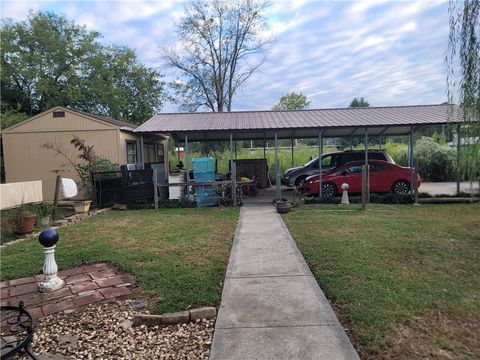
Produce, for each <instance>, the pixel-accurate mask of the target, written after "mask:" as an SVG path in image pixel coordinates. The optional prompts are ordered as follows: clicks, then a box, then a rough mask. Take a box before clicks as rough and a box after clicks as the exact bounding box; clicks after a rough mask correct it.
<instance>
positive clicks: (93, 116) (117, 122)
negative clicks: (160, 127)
mask: <svg viewBox="0 0 480 360" xmlns="http://www.w3.org/2000/svg"><path fill="white" fill-rule="evenodd" d="M59 110H61V111H69V112H72V113H74V114H75V113H76V114H78V115H81V116H83V117H86V118H89V119H94V120H99V121H100V122H103V123H107V124H110V125H113V126H115V127H117V128H119V129H120V130H124V131H131V132H133V130H134V129H135V128H136V127H137V126H138V125H135V124H131V123H129V122H126V121H120V120H116V119H112V118H109V117H106V116H101V115H96V114H91V113H88V112H85V111H81V110H77V109H73V108H70V107H64V106H55V107H54V108H51V109H49V110H46V111H44V112H42V113H40V114H37V115H35V116H32V117H30V118H28V119H26V120H24V121H21V122H19V123H17V124H14V125H12V126H10V127H8V128H6V129H4V130H3V132H9V131H11V130H14V129H16V128H19V127H21V126H22V125H24V124H26V123H29V122H30V121H33V120H35V119H37V118H39V117H41V116H43V115H45V114H47V113H50V112H54V111H59Z"/></svg>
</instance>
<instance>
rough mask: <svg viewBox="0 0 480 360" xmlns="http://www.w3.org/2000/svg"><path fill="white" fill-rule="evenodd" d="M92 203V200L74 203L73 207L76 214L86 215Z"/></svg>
mask: <svg viewBox="0 0 480 360" xmlns="http://www.w3.org/2000/svg"><path fill="white" fill-rule="evenodd" d="M91 203H92V202H91V201H90V200H86V201H78V202H74V203H73V207H74V208H75V212H76V213H77V214H85V213H87V212H88V210H89V209H90V204H91Z"/></svg>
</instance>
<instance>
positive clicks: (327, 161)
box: [322, 155, 332, 167]
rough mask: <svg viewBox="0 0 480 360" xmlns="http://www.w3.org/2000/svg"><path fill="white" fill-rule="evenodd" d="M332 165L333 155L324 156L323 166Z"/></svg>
mask: <svg viewBox="0 0 480 360" xmlns="http://www.w3.org/2000/svg"><path fill="white" fill-rule="evenodd" d="M331 163H332V155H327V156H322V166H325V167H330V164H331Z"/></svg>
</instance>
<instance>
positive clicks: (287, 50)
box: [1, 0, 448, 111]
mask: <svg viewBox="0 0 480 360" xmlns="http://www.w3.org/2000/svg"><path fill="white" fill-rule="evenodd" d="M29 9H37V10H38V9H39V10H50V11H55V12H57V13H61V14H64V15H66V16H67V17H68V18H69V19H71V20H75V22H76V23H77V24H82V25H83V24H84V25H86V26H87V28H89V29H91V30H97V31H99V32H101V33H102V34H103V36H104V38H103V41H104V42H105V43H116V44H121V45H126V46H129V47H131V48H134V49H136V51H137V54H138V56H139V58H140V59H141V61H142V62H143V63H145V64H146V65H148V66H152V67H161V66H162V64H161V63H160V52H159V51H160V50H159V45H160V44H162V43H167V42H171V41H172V39H173V35H174V33H173V21H174V20H175V19H179V18H180V17H181V15H182V4H181V3H180V2H173V1H172V2H169V1H21V0H17V1H2V2H1V16H2V18H5V17H10V18H12V19H14V20H23V19H25V18H26V15H27V13H28V11H29ZM267 17H268V22H269V24H270V31H271V32H272V33H273V34H274V36H275V37H276V38H277V43H276V44H275V45H274V46H273V47H272V49H271V50H270V52H269V54H268V58H267V61H266V62H265V63H264V64H263V65H262V67H261V68H260V69H259V70H258V71H257V72H256V73H255V74H254V75H253V76H252V77H251V78H250V79H249V80H248V82H247V83H245V84H244V86H243V87H242V88H241V89H240V90H239V91H238V93H237V95H236V98H235V99H234V106H233V108H234V110H268V109H270V108H271V107H272V106H273V105H274V104H275V103H277V102H278V100H279V98H280V96H281V95H282V94H284V93H286V92H291V91H296V92H302V93H303V94H305V95H307V97H308V98H309V99H310V100H311V108H326V107H346V106H348V104H349V102H350V101H351V99H352V98H353V97H364V98H366V99H367V100H368V101H369V102H370V104H371V105H373V106H389V105H415V104H437V103H442V102H444V101H447V96H446V83H445V78H446V65H445V63H444V57H445V52H446V48H447V41H448V3H447V2H446V1H356V2H349V1H272V2H271V7H270V8H269V10H268V13H267ZM161 71H162V73H164V74H166V75H167V79H173V78H174V76H175V74H174V73H173V72H172V71H171V70H169V69H166V68H163V67H161ZM164 110H165V111H172V110H175V106H173V105H169V106H167V107H166V108H165V109H164Z"/></svg>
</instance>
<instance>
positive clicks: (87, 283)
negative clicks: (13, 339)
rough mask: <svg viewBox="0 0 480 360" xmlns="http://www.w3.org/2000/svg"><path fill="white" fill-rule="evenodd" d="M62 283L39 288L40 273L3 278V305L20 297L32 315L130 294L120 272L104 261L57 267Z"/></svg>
mask: <svg viewBox="0 0 480 360" xmlns="http://www.w3.org/2000/svg"><path fill="white" fill-rule="evenodd" d="M58 274H59V276H60V277H61V278H62V279H63V280H65V283H66V284H65V286H64V287H62V288H61V289H59V290H57V291H53V292H48V293H39V292H38V282H40V281H42V280H43V274H39V275H35V276H30V277H26V278H21V279H13V280H7V281H3V282H2V283H1V287H0V291H1V293H0V295H1V303H2V305H10V306H18V304H19V302H20V301H23V302H24V304H25V308H26V309H27V310H28V311H29V312H30V314H31V315H32V317H33V318H35V319H38V318H40V317H42V316H46V315H50V314H55V313H57V312H61V311H65V310H69V309H74V308H76V307H79V306H83V305H88V304H91V303H94V302H98V301H102V300H105V299H110V298H114V297H118V296H125V295H129V294H131V290H130V289H129V287H131V286H132V285H131V284H130V283H129V282H127V280H126V279H125V278H124V276H123V275H122V274H120V272H119V271H118V270H117V269H116V268H115V267H113V266H111V265H109V264H105V263H100V264H93V265H85V266H79V267H75V268H71V269H66V270H62V271H59V273H58Z"/></svg>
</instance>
